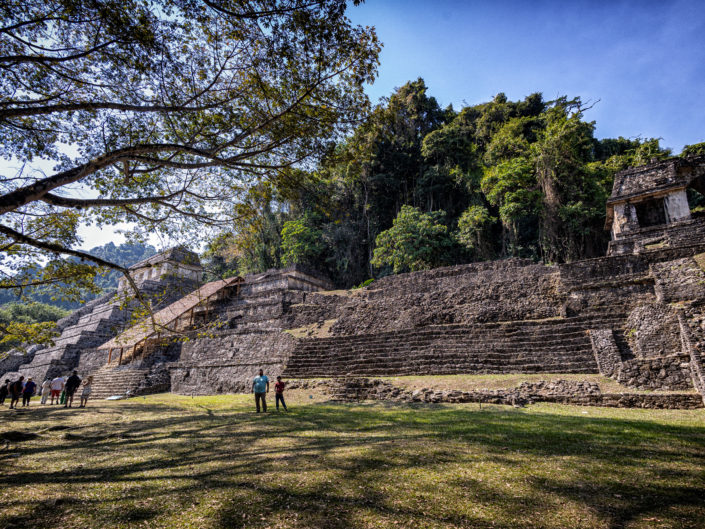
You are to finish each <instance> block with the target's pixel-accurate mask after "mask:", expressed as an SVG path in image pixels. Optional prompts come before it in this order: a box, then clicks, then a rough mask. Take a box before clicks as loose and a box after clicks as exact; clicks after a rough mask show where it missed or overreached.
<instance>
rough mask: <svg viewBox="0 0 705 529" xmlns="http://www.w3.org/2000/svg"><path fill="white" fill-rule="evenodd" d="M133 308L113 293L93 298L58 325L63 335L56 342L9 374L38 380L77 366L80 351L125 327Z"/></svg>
mask: <svg viewBox="0 0 705 529" xmlns="http://www.w3.org/2000/svg"><path fill="white" fill-rule="evenodd" d="M129 315H130V311H129V309H128V310H123V309H122V308H121V307H120V304H119V302H118V301H117V300H116V299H115V298H114V294H109V295H106V296H103V297H102V298H99V299H97V300H94V301H91V302H90V303H88V304H86V306H85V307H83V308H81V309H79V310H78V311H76V312H75V313H73V314H71V315H70V316H68V317H67V318H65V319H64V320H59V322H57V325H58V326H59V328H60V329H61V331H62V332H61V335H60V336H59V337H58V338H56V339H55V340H54V345H53V346H51V347H47V348H44V349H40V350H38V351H36V352H35V353H34V357H33V358H32V360H31V361H30V362H28V363H26V364H23V365H21V366H19V368H18V369H17V373H8V375H17V376H18V375H19V374H22V375H24V376H31V377H33V378H34V379H35V380H39V381H41V380H44V378H46V377H49V378H52V377H55V376H58V375H65V374H66V373H67V372H68V371H69V370H71V369H73V368H75V366H76V364H77V363H78V357H79V355H80V353H81V352H82V351H84V350H86V349H90V348H93V347H96V346H98V345H100V344H101V343H103V342H105V341H106V340H108V339H110V338H111V337H112V336H114V335H115V334H116V333H117V331H118V330H119V329H121V328H122V326H124V324H125V322H126V321H127V319H128V318H129Z"/></svg>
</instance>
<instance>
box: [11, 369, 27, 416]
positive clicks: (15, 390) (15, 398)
mask: <svg viewBox="0 0 705 529" xmlns="http://www.w3.org/2000/svg"><path fill="white" fill-rule="evenodd" d="M22 381H24V377H20V378H19V380H15V381H14V382H13V383H12V384H10V409H12V408H16V407H17V403H18V402H19V400H20V396H21V395H22V388H23V386H24V385H23V384H22Z"/></svg>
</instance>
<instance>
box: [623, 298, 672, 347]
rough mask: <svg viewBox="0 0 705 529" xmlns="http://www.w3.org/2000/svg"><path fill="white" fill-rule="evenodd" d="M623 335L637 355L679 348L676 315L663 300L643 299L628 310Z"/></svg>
mask: <svg viewBox="0 0 705 529" xmlns="http://www.w3.org/2000/svg"><path fill="white" fill-rule="evenodd" d="M626 337H627V340H628V342H629V346H630V348H631V350H632V352H633V354H634V356H636V357H637V358H655V357H664V356H669V355H672V354H674V353H679V352H680V351H681V339H680V328H679V327H678V318H677V317H676V314H675V312H674V311H673V310H671V307H670V306H668V305H665V304H663V303H644V304H642V305H638V306H637V307H636V308H635V309H634V310H632V311H631V313H630V314H629V317H628V318H627V322H626Z"/></svg>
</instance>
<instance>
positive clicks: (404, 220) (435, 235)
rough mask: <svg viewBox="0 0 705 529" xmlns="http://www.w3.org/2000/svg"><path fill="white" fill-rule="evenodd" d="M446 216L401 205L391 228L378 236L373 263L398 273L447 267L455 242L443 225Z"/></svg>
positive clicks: (441, 212)
mask: <svg viewBox="0 0 705 529" xmlns="http://www.w3.org/2000/svg"><path fill="white" fill-rule="evenodd" d="M444 215H445V213H444V212H443V211H434V212H431V213H423V212H422V211H421V210H420V209H419V208H415V207H413V206H408V205H407V206H402V208H401V210H400V211H399V214H398V215H397V217H396V218H395V219H394V223H393V224H392V227H391V228H389V229H388V230H385V231H383V232H382V233H380V234H379V235H378V236H377V241H376V244H377V247H376V248H375V251H374V257H373V259H372V264H373V265H375V266H380V267H381V266H391V267H392V269H393V270H394V273H395V274H397V273H400V272H415V271H417V270H428V269H429V268H434V267H436V266H441V265H443V264H446V263H447V262H448V260H449V259H448V257H449V253H450V252H449V250H450V249H451V248H452V246H453V240H452V238H451V237H450V235H449V234H448V228H447V226H445V225H444V224H443V217H444Z"/></svg>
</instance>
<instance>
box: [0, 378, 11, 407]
mask: <svg viewBox="0 0 705 529" xmlns="http://www.w3.org/2000/svg"><path fill="white" fill-rule="evenodd" d="M8 393H10V379H9V378H8V379H7V380H5V383H4V384H3V385H2V386H0V406H4V405H5V399H6V398H7V394H8Z"/></svg>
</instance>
